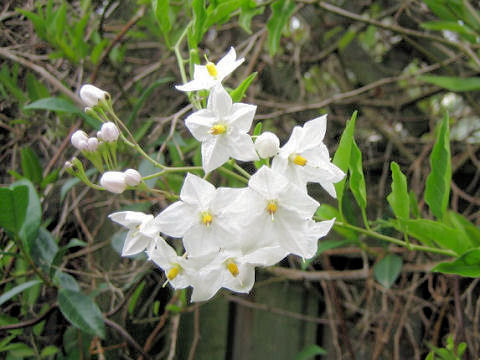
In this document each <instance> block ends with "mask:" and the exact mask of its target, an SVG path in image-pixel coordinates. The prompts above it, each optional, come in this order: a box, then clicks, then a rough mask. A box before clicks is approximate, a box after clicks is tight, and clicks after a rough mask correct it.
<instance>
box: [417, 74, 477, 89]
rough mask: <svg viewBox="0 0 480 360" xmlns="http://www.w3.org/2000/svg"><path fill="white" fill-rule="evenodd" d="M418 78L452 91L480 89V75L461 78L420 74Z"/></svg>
mask: <svg viewBox="0 0 480 360" xmlns="http://www.w3.org/2000/svg"><path fill="white" fill-rule="evenodd" d="M418 79H419V80H420V81H424V82H427V83H429V84H433V85H436V86H440V87H441V88H444V89H447V90H450V91H457V92H462V91H476V90H480V77H470V78H461V77H458V76H436V75H423V76H419V77H418Z"/></svg>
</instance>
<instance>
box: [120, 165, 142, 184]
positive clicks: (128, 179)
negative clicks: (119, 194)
mask: <svg viewBox="0 0 480 360" xmlns="http://www.w3.org/2000/svg"><path fill="white" fill-rule="evenodd" d="M124 174H125V183H126V184H127V185H128V186H137V185H138V184H140V183H141V182H142V175H141V174H140V173H139V172H138V171H137V170H135V169H127V170H125V172H124Z"/></svg>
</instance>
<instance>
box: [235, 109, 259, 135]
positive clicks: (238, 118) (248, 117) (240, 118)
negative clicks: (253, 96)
mask: <svg viewBox="0 0 480 360" xmlns="http://www.w3.org/2000/svg"><path fill="white" fill-rule="evenodd" d="M255 111H257V107H256V106H255V105H250V104H243V103H235V104H233V106H232V109H231V114H230V119H229V124H230V125H231V126H234V127H235V129H237V131H239V132H241V133H246V132H248V131H249V130H250V128H251V127H252V122H253V118H254V116H255Z"/></svg>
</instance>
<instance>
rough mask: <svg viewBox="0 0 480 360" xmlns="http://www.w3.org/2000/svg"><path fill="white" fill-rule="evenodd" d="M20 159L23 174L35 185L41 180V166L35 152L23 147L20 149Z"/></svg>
mask: <svg viewBox="0 0 480 360" xmlns="http://www.w3.org/2000/svg"><path fill="white" fill-rule="evenodd" d="M20 160H21V165H22V172H23V176H25V177H26V178H27V179H29V180H30V181H31V182H33V183H34V184H36V185H40V183H41V182H42V178H43V176H42V171H43V170H42V166H41V165H40V160H39V159H38V156H37V154H35V152H34V151H33V150H32V149H30V148H29V147H24V148H22V150H21V151H20Z"/></svg>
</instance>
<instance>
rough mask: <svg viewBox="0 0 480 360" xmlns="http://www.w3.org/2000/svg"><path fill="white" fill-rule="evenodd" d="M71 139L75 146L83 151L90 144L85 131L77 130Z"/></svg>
mask: <svg viewBox="0 0 480 360" xmlns="http://www.w3.org/2000/svg"><path fill="white" fill-rule="evenodd" d="M70 141H71V142H72V145H73V146H74V147H75V148H77V149H78V150H81V151H83V150H86V148H87V146H88V135H87V134H86V133H85V131H82V130H77V131H75V132H74V133H73V134H72V137H71V138H70Z"/></svg>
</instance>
